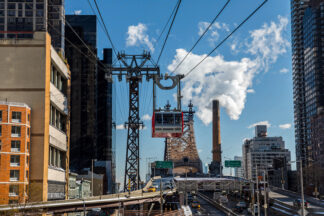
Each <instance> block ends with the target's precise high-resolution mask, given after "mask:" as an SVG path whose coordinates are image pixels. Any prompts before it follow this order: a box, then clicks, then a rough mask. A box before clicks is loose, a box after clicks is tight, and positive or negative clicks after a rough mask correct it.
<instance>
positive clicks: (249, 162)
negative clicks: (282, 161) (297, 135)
mask: <svg viewBox="0 0 324 216" xmlns="http://www.w3.org/2000/svg"><path fill="white" fill-rule="evenodd" d="M242 152H243V170H244V177H245V178H247V179H251V180H256V178H257V174H258V175H259V176H262V173H263V170H266V171H270V170H271V168H272V166H273V160H274V159H275V158H286V161H290V151H289V150H288V149H285V142H284V141H283V140H282V137H268V136H267V128H266V126H265V125H257V126H256V127H255V137H254V138H252V139H246V140H245V141H244V144H243V149H242ZM287 166H289V167H288V170H290V165H287ZM257 170H258V173H257Z"/></svg>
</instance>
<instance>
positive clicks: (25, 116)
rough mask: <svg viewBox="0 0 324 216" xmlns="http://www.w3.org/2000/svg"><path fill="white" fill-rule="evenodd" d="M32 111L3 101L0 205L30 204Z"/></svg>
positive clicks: (0, 113)
mask: <svg viewBox="0 0 324 216" xmlns="http://www.w3.org/2000/svg"><path fill="white" fill-rule="evenodd" d="M30 115H31V109H30V107H29V106H28V105H26V104H24V103H13V102H1V101H0V204H8V203H9V204H12V203H18V202H19V203H24V202H26V201H27V200H28V186H29V156H30V155H29V152H30V131H31V130H30V121H31V116H30Z"/></svg>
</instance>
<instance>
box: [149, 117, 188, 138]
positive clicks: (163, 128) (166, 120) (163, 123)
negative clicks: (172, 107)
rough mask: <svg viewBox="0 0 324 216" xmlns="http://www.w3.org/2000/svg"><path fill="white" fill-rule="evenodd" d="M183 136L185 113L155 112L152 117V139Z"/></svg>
mask: <svg viewBox="0 0 324 216" xmlns="http://www.w3.org/2000/svg"><path fill="white" fill-rule="evenodd" d="M182 134H183V112H177V111H155V112H153V116H152V137H158V138H170V137H181V136H182Z"/></svg>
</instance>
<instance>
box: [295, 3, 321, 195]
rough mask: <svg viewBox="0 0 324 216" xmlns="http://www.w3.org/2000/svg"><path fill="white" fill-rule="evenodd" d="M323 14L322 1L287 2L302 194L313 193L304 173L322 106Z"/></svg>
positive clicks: (310, 163) (309, 162)
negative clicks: (313, 129)
mask: <svg viewBox="0 0 324 216" xmlns="http://www.w3.org/2000/svg"><path fill="white" fill-rule="evenodd" d="M323 13H324V0H308V1H305V0H304V1H302V0H298V1H297V0H291V14H292V64H293V84H294V109H295V136H296V156H297V160H300V159H302V162H303V163H302V164H303V166H304V168H305V169H303V170H304V172H305V173H304V174H305V175H304V176H305V179H304V180H305V188H306V191H307V190H314V188H313V189H310V188H309V187H312V186H311V185H314V184H312V174H311V173H309V172H307V170H308V168H310V166H313V164H314V163H316V161H314V157H313V155H314V143H313V141H312V136H311V130H312V128H311V119H312V118H313V117H314V116H316V115H317V110H318V109H319V108H321V107H322V106H324V85H323V83H324V82H323V76H324V68H323V66H324V63H323V62H324V61H323V60H324V56H323V50H322V49H323V47H324V44H323V42H322V38H323V36H322V34H323V32H324V26H323V25H322V23H323V22H324V16H323V15H322V14H323ZM297 167H298V168H299V165H298V166H297Z"/></svg>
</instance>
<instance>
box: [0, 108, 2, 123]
mask: <svg viewBox="0 0 324 216" xmlns="http://www.w3.org/2000/svg"><path fill="white" fill-rule="evenodd" d="M1 121H2V110H0V122H1Z"/></svg>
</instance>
